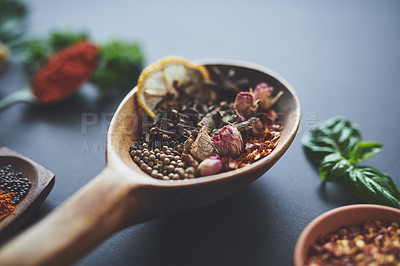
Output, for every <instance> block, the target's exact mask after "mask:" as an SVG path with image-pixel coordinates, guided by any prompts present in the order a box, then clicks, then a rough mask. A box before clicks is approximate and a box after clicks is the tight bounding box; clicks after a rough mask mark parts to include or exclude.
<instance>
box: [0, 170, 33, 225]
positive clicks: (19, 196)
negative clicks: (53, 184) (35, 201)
mask: <svg viewBox="0 0 400 266" xmlns="http://www.w3.org/2000/svg"><path fill="white" fill-rule="evenodd" d="M31 186H32V183H31V181H29V179H28V178H25V177H23V176H22V173H21V172H18V171H17V170H15V169H13V168H12V166H11V165H5V166H3V167H1V168H0V221H1V220H2V219H4V218H6V217H7V216H9V215H11V214H13V213H14V210H15V206H17V205H18V204H19V203H20V202H21V201H22V200H23V199H24V198H25V196H26V195H27V194H28V192H29V190H30V188H31Z"/></svg>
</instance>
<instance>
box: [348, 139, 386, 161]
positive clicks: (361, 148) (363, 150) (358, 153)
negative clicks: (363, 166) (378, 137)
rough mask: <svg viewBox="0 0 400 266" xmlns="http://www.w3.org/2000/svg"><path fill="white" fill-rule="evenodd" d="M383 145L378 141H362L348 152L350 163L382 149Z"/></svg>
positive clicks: (370, 155) (368, 156)
mask: <svg viewBox="0 0 400 266" xmlns="http://www.w3.org/2000/svg"><path fill="white" fill-rule="evenodd" d="M382 147H383V145H382V144H381V143H379V142H370V141H362V142H359V143H358V144H357V145H356V147H355V148H354V149H353V150H352V151H351V152H350V159H349V161H350V163H352V164H356V163H358V162H361V161H364V160H366V159H368V158H370V157H372V156H374V155H375V154H377V153H378V152H380V151H381V150H382Z"/></svg>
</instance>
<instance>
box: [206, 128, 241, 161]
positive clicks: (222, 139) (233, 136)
mask: <svg viewBox="0 0 400 266" xmlns="http://www.w3.org/2000/svg"><path fill="white" fill-rule="evenodd" d="M211 140H212V141H213V142H214V144H215V147H216V148H217V151H218V153H219V154H220V155H222V156H230V157H237V156H239V155H240V153H241V152H242V147H243V141H242V135H241V134H240V132H239V130H237V128H236V127H234V126H231V125H227V126H224V127H223V128H221V129H220V130H219V131H218V135H216V136H214V137H212V138H211Z"/></svg>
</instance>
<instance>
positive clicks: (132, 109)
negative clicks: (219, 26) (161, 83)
mask: <svg viewBox="0 0 400 266" xmlns="http://www.w3.org/2000/svg"><path fill="white" fill-rule="evenodd" d="M199 63H201V64H204V65H206V67H207V68H209V69H210V71H211V69H212V67H217V68H218V69H219V70H220V72H222V73H223V74H225V75H228V72H229V71H231V73H232V70H234V71H235V75H234V78H235V79H242V78H249V80H250V84H249V85H251V86H253V87H255V85H256V84H258V83H259V82H267V83H268V84H269V85H272V86H274V88H275V89H276V90H277V91H283V92H284V95H283V96H282V97H281V99H280V100H279V101H278V103H277V104H276V105H275V107H274V108H275V109H276V111H277V112H278V113H279V114H280V121H279V122H280V123H281V125H282V126H283V131H282V132H281V138H280V140H279V143H278V145H277V147H276V148H275V150H274V151H273V152H272V153H271V154H270V155H269V156H267V157H265V158H263V159H261V160H259V161H257V162H255V163H253V164H251V165H250V166H247V167H244V168H241V169H238V170H234V171H230V172H226V173H221V174H217V175H213V176H208V177H201V178H196V179H188V180H176V181H164V180H158V179H154V178H151V177H150V176H148V175H146V174H145V173H143V172H142V171H141V170H140V169H139V167H138V166H137V165H136V164H135V163H134V162H133V161H132V159H131V157H130V155H129V147H130V145H131V144H132V143H133V140H134V139H137V138H138V136H139V134H140V131H141V123H142V120H141V118H142V116H143V110H142V109H141V108H140V107H139V105H138V103H137V101H136V97H135V93H136V91H137V89H136V88H134V89H133V90H132V91H131V92H130V93H129V94H128V95H127V96H126V97H125V98H124V99H123V101H122V102H121V104H120V106H119V107H118V109H117V111H116V112H115V114H114V117H113V119H112V121H111V124H110V127H109V130H108V135H107V152H106V153H107V165H106V168H105V169H104V170H103V171H102V172H101V173H100V174H99V175H98V176H97V177H96V178H94V179H93V180H92V181H91V182H90V183H88V184H87V185H86V186H84V187H83V188H82V189H81V190H79V191H78V192H77V193H76V194H75V195H73V196H72V197H71V198H70V199H68V200H67V201H66V202H65V203H64V204H62V205H61V206H60V207H59V208H57V209H56V210H55V211H53V212H52V213H51V214H49V215H48V216H47V217H46V218H44V219H43V220H42V221H41V222H39V223H38V224H36V225H34V226H33V227H32V228H30V229H29V230H27V231H26V232H24V233H22V234H21V235H19V236H18V237H16V238H15V239H13V240H11V241H10V242H9V243H7V244H6V245H5V246H3V247H2V248H1V249H0V264H1V265H17V264H18V265H20V264H24V265H25V264H30V265H31V264H34V265H39V264H40V265H42V264H57V265H65V264H70V263H72V262H74V261H75V260H76V259H78V258H80V257H81V256H82V255H84V254H85V253H86V252H88V251H89V250H90V249H92V248H93V247H94V246H95V245H97V244H99V243H100V242H102V241H103V240H105V239H106V238H107V237H109V236H110V235H111V234H113V233H115V232H117V231H118V230H120V229H122V228H124V227H127V226H130V225H133V224H136V223H140V222H143V221H146V220H149V219H152V218H155V217H160V216H163V215H167V214H172V213H176V212H181V211H185V210H189V209H193V208H198V207H200V206H204V205H207V204H210V203H212V202H215V201H217V200H220V199H222V198H224V197H227V196H228V195H231V194H232V193H234V192H236V191H238V190H239V189H241V188H243V187H244V186H246V185H247V184H249V183H251V182H253V181H254V180H255V179H257V178H258V177H260V176H261V175H262V174H264V173H265V172H266V171H267V170H268V169H269V168H270V167H271V166H272V165H273V164H275V162H276V161H277V160H278V159H279V158H280V157H281V156H282V155H283V154H284V152H285V151H286V150H287V149H288V148H289V146H290V144H291V143H292V141H293V139H294V137H295V135H296V132H297V129H298V126H299V122H300V103H299V100H298V98H297V95H296V93H295V91H294V90H293V88H292V87H291V86H290V85H289V84H288V83H287V82H286V81H284V80H283V79H282V78H280V77H279V76H278V75H277V74H275V73H274V72H272V71H271V70H269V69H267V68H265V67H262V66H259V65H255V64H251V63H245V62H238V61H228V60H204V61H201V62H199ZM212 77H213V74H212ZM214 78H216V77H215V75H214Z"/></svg>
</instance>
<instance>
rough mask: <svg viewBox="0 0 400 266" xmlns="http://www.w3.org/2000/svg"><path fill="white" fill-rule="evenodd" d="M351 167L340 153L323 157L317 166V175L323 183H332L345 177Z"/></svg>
mask: <svg viewBox="0 0 400 266" xmlns="http://www.w3.org/2000/svg"><path fill="white" fill-rule="evenodd" d="M351 168H353V166H352V165H351V164H350V163H349V161H348V160H346V159H345V158H343V157H342V155H340V153H338V152H337V153H333V154H329V155H327V156H325V158H324V159H323V160H322V162H321V164H320V166H319V174H320V176H321V178H322V179H323V180H325V181H332V180H334V179H336V178H338V177H341V176H343V175H345V174H346V173H347V172H348V171H350V170H351Z"/></svg>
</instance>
